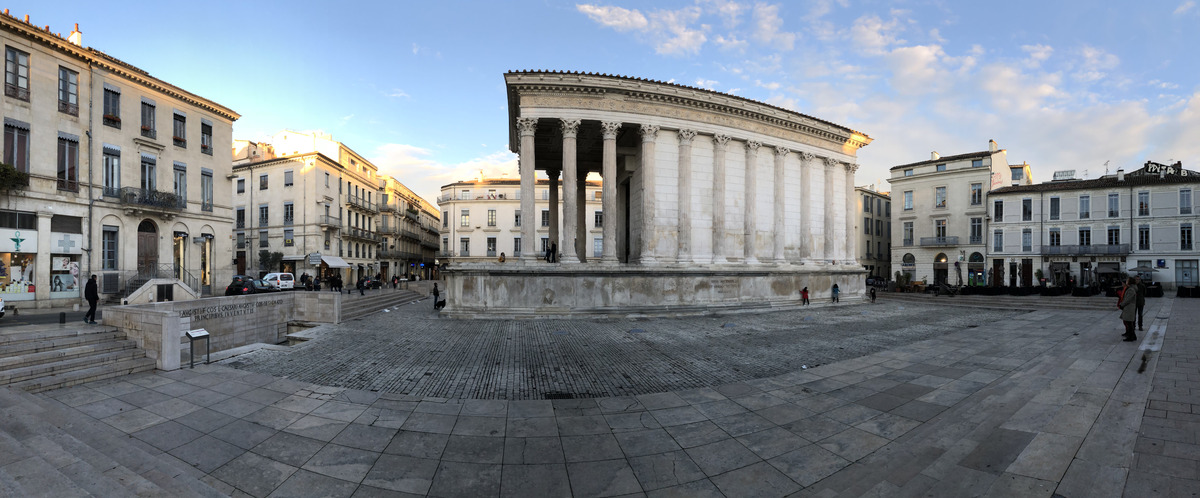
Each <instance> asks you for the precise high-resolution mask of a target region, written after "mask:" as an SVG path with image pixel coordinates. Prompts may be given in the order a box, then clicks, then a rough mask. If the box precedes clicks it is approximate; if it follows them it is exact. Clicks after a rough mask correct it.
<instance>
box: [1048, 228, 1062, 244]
mask: <svg viewBox="0 0 1200 498" xmlns="http://www.w3.org/2000/svg"><path fill="white" fill-rule="evenodd" d="M1050 245H1051V246H1053V247H1058V246H1061V245H1062V229H1060V228H1051V229H1050Z"/></svg>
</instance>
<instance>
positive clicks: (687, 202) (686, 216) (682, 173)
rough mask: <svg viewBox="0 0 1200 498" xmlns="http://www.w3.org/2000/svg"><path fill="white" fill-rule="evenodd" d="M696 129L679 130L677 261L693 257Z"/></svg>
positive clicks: (681, 261)
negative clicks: (693, 146) (694, 147)
mask: <svg viewBox="0 0 1200 498" xmlns="http://www.w3.org/2000/svg"><path fill="white" fill-rule="evenodd" d="M694 138H696V130H679V201H678V202H679V204H678V206H679V211H678V212H679V240H678V242H679V250H678V252H677V253H676V254H675V261H677V262H680V263H685V262H688V261H691V259H692V139H694Z"/></svg>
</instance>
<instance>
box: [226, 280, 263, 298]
mask: <svg viewBox="0 0 1200 498" xmlns="http://www.w3.org/2000/svg"><path fill="white" fill-rule="evenodd" d="M272 290H274V288H272V287H271V284H268V283H267V282H266V281H265V280H262V279H258V278H254V277H251V276H249V275H234V276H233V281H231V282H230V283H229V285H227V286H226V287H225V295H226V296H241V295H245V294H258V293H262V292H271V291H272Z"/></svg>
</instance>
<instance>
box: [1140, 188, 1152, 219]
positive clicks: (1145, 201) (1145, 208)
mask: <svg viewBox="0 0 1200 498" xmlns="http://www.w3.org/2000/svg"><path fill="white" fill-rule="evenodd" d="M1138 216H1150V192H1138Z"/></svg>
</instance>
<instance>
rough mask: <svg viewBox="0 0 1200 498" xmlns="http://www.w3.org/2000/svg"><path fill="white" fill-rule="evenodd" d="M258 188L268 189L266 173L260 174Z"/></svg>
mask: <svg viewBox="0 0 1200 498" xmlns="http://www.w3.org/2000/svg"><path fill="white" fill-rule="evenodd" d="M258 189H259V190H266V189H267V175H266V174H262V175H258Z"/></svg>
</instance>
